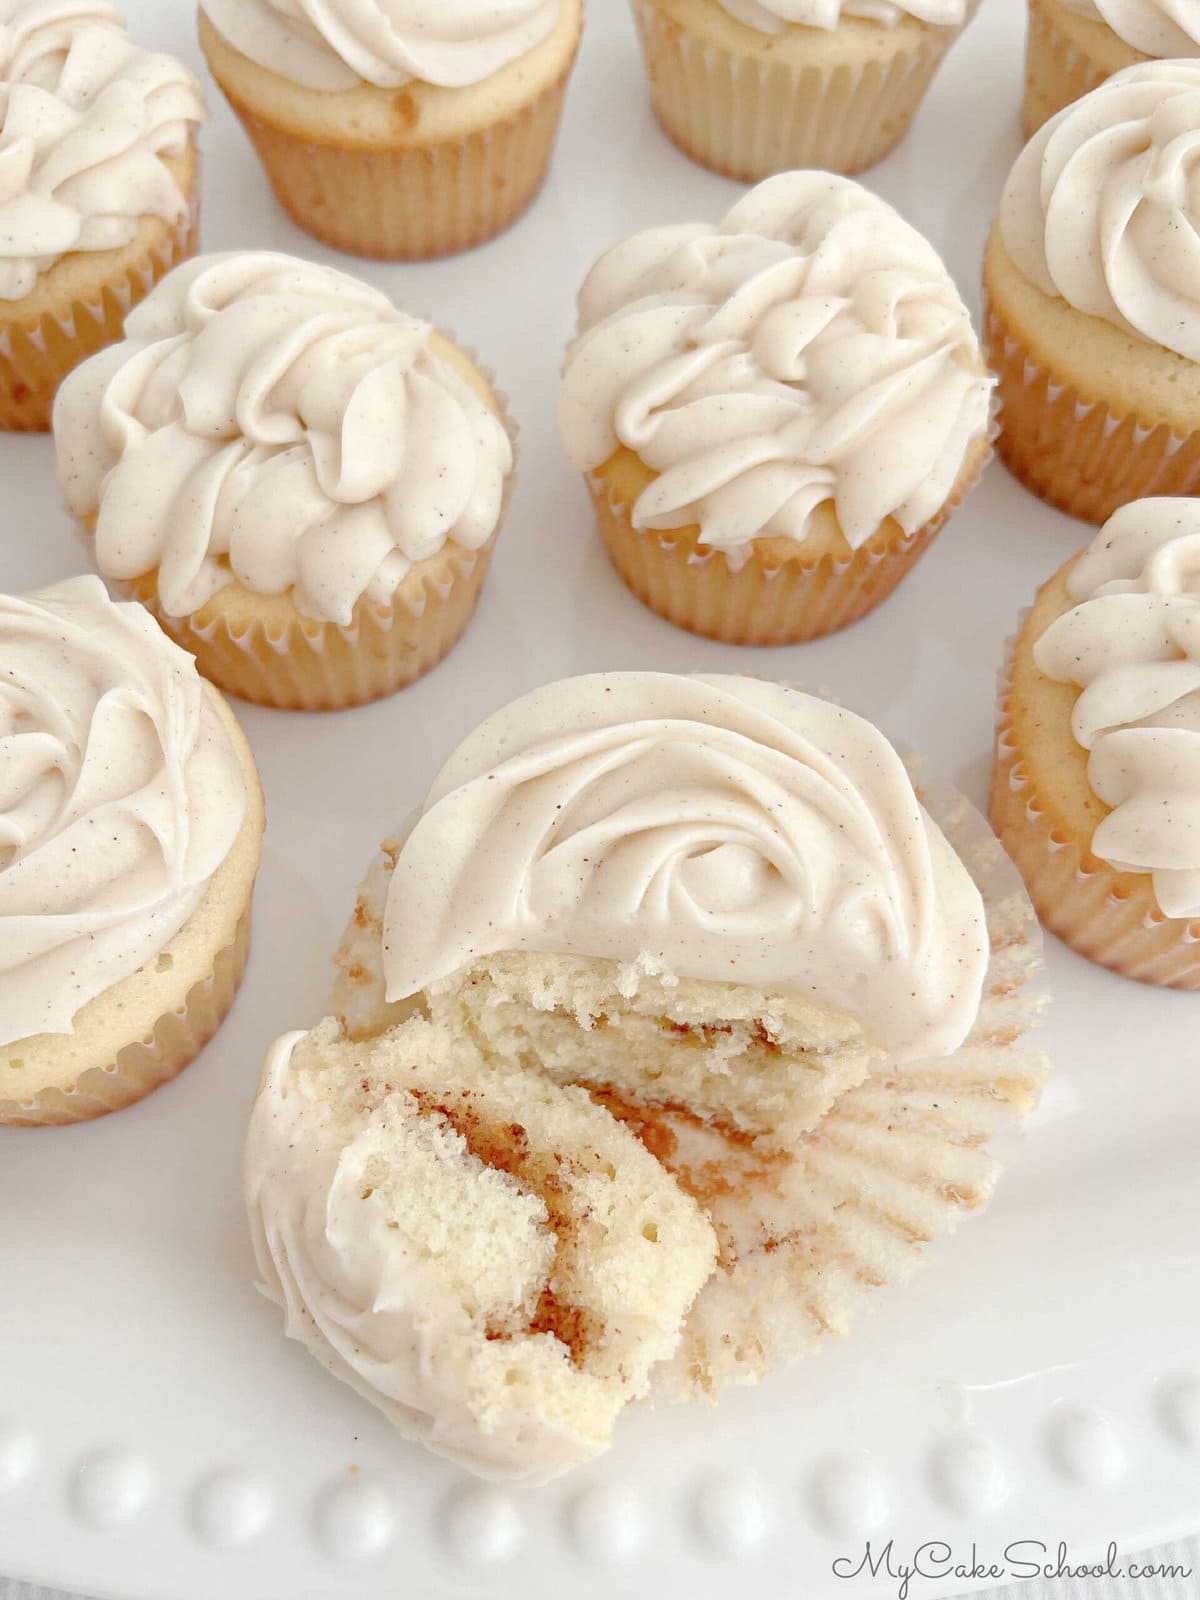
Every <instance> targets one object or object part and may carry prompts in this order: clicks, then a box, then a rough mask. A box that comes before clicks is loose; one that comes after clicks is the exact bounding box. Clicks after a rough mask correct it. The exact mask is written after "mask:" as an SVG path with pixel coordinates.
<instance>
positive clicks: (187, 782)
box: [0, 578, 246, 1044]
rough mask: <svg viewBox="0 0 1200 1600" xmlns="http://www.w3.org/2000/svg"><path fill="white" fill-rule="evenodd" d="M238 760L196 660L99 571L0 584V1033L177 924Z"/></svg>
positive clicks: (121, 967)
mask: <svg viewBox="0 0 1200 1600" xmlns="http://www.w3.org/2000/svg"><path fill="white" fill-rule="evenodd" d="M245 806H246V793H245V785H244V782H243V779H242V774H241V768H240V766H239V764H238V760H237V756H236V754H235V752H234V751H233V749H232V747H231V745H230V742H229V738H228V735H227V734H226V732H225V730H224V728H223V727H222V725H221V723H220V720H219V718H218V717H217V714H216V711H215V710H214V708H213V706H212V704H211V702H210V701H209V700H208V699H207V697H206V696H205V694H204V689H203V684H202V680H201V678H200V676H199V674H198V673H197V671H196V665H195V662H194V661H193V660H192V658H191V656H189V655H188V654H187V653H186V652H185V651H183V650H181V649H179V647H178V646H177V645H174V644H172V643H171V641H170V640H169V639H168V638H167V637H166V635H165V634H164V633H163V632H162V630H161V629H160V628H159V627H158V625H157V624H156V623H155V622H154V620H153V618H151V617H150V616H149V614H148V613H147V612H146V611H144V610H143V609H142V607H141V606H138V605H133V604H126V605H118V604H115V603H114V602H113V601H112V600H110V599H109V597H108V594H107V592H106V591H105V588H104V585H103V584H102V583H101V582H100V580H99V578H74V579H72V580H71V581H70V582H67V583H60V584H57V585H56V586H54V587H53V588H49V589H41V590H37V591H35V592H33V593H31V594H26V595H19V596H0V1044H11V1043H12V1042H13V1041H14V1040H16V1039H23V1038H27V1037H29V1036H30V1035H32V1034H38V1033H69V1032H70V1031H71V1021H72V1018H73V1017H74V1015H75V1013H76V1012H77V1011H78V1010H79V1008H80V1007H81V1006H82V1005H84V1004H86V1003H87V1002H88V1001H89V1000H92V999H94V998H95V997H96V996H97V995H98V994H100V993H101V992H102V991H103V990H105V989H108V988H110V987H111V986H112V985H113V984H115V983H118V982H119V981H120V980H121V979H123V978H125V977H128V976H129V975H130V974H131V973H133V972H136V970H137V969H138V968H139V967H140V966H141V965H142V964H143V963H144V962H145V961H147V960H149V959H150V957H152V956H153V955H155V954H156V953H157V952H158V951H160V950H161V949H162V948H163V946H164V945H165V944H166V943H167V942H168V941H169V940H170V939H171V938H172V937H173V936H174V935H175V934H176V933H177V932H178V931H179V929H180V928H181V927H182V926H183V924H184V922H185V921H186V920H187V918H188V917H189V916H190V915H191V914H192V912H193V911H194V910H195V909H196V907H197V905H198V904H199V902H200V900H201V898H202V897H203V894H204V891H205V889H206V888H207V886H208V882H209V879H210V878H211V877H212V875H213V873H214V872H215V871H216V869H217V868H218V867H219V866H220V864H221V862H222V861H223V860H224V859H225V857H226V856H227V855H228V853H229V850H230V847H231V846H232V844H233V842H234V839H235V838H236V837H237V833H238V830H239V828H240V827H241V823H242V817H243V815H244V813H245Z"/></svg>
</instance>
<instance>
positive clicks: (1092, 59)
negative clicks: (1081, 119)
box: [1021, 0, 1200, 139]
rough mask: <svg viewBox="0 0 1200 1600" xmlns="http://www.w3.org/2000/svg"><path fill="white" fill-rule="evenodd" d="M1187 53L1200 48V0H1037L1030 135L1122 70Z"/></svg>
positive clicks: (1029, 83)
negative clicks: (1198, 0)
mask: <svg viewBox="0 0 1200 1600" xmlns="http://www.w3.org/2000/svg"><path fill="white" fill-rule="evenodd" d="M1186 56H1200V5H1197V3H1196V0H1029V33H1028V37H1027V40H1026V45H1025V101H1024V105H1023V106H1022V110H1021V121H1022V125H1023V127H1024V130H1025V137H1026V138H1027V139H1032V138H1033V136H1034V134H1035V133H1036V132H1037V131H1038V129H1039V128H1040V127H1041V126H1042V124H1043V123H1044V122H1048V121H1049V120H1050V118H1051V117H1053V116H1057V115H1058V113H1059V112H1060V111H1061V110H1062V109H1063V107H1064V106H1069V105H1070V104H1071V102H1072V101H1074V100H1079V99H1081V98H1082V97H1083V96H1084V95H1085V94H1090V93H1091V91H1092V90H1093V89H1096V88H1098V87H1099V86H1100V84H1102V83H1103V82H1104V80H1105V79H1106V78H1111V77H1112V75H1113V73H1114V72H1122V71H1124V69H1125V68H1126V67H1135V66H1138V65H1139V64H1140V63H1142V62H1144V61H1151V60H1155V59H1158V60H1170V59H1172V58H1182V57H1186Z"/></svg>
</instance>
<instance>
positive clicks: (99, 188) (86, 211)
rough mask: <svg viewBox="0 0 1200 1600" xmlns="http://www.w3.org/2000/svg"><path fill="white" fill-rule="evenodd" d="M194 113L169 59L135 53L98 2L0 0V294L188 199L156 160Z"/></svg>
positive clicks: (182, 142)
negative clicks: (146, 217)
mask: <svg viewBox="0 0 1200 1600" xmlns="http://www.w3.org/2000/svg"><path fill="white" fill-rule="evenodd" d="M204 117H205V110H204V99H203V96H202V93H201V90H200V86H199V84H198V83H197V82H196V79H195V78H194V77H193V76H192V74H191V73H190V72H189V71H188V70H187V68H186V67H185V66H184V65H183V64H182V62H179V61H176V60H175V58H174V57H173V56H166V55H152V54H151V53H150V52H148V51H146V50H141V49H139V48H138V46H137V45H136V44H134V42H133V41H132V40H131V39H130V38H129V37H128V35H127V34H126V33H125V31H124V27H123V25H122V23H121V19H120V16H119V14H118V12H116V11H115V10H114V9H113V7H112V6H110V5H106V4H104V3H103V0H0V300H20V299H23V298H24V297H25V296H26V295H27V294H29V292H30V291H31V290H32V289H33V287H34V284H35V283H36V282H37V278H38V275H39V273H42V272H45V271H46V270H47V269H48V268H50V267H51V266H53V265H54V263H55V262H56V261H58V260H59V259H60V258H61V257H62V256H65V255H68V254H71V253H72V252H75V251H81V250H115V249H119V248H120V247H121V246H123V245H126V244H128V243H129V242H130V240H131V239H132V238H133V237H134V235H135V234H136V232H137V229H138V225H139V223H140V221H141V219H142V218H143V217H145V216H156V217H162V218H163V219H164V220H166V221H168V222H172V223H174V222H178V221H179V219H180V218H181V217H182V216H183V215H184V213H185V212H186V210H187V207H188V204H189V200H188V197H187V196H186V195H184V193H183V192H182V190H181V189H180V187H179V184H178V182H177V181H176V179H175V177H174V176H173V175H172V173H171V171H170V169H169V168H168V167H167V165H166V164H165V163H164V161H163V159H162V158H163V157H164V156H177V155H182V154H183V152H184V151H185V150H186V148H187V146H188V143H189V141H190V139H191V137H192V135H193V132H194V130H195V128H196V127H197V126H198V124H199V123H201V122H203V120H204Z"/></svg>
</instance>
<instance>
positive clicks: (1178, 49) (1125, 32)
mask: <svg viewBox="0 0 1200 1600" xmlns="http://www.w3.org/2000/svg"><path fill="white" fill-rule="evenodd" d="M1062 3H1063V5H1064V6H1066V8H1067V10H1068V11H1074V12H1076V13H1077V14H1078V15H1079V16H1081V17H1090V18H1091V19H1092V21H1093V22H1103V23H1106V24H1107V25H1108V26H1109V27H1110V28H1111V29H1112V31H1113V32H1114V33H1115V34H1116V35H1117V37H1118V39H1123V40H1124V41H1125V43H1126V44H1129V45H1132V46H1133V48H1134V49H1135V50H1140V51H1142V53H1143V54H1144V55H1148V56H1158V57H1160V58H1162V59H1165V58H1167V57H1170V56H1194V55H1200V0H1062Z"/></svg>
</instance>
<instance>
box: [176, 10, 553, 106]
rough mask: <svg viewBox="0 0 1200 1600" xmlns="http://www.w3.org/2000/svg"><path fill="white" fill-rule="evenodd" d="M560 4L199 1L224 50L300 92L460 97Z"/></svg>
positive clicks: (540, 31) (522, 45) (543, 27)
mask: <svg viewBox="0 0 1200 1600" xmlns="http://www.w3.org/2000/svg"><path fill="white" fill-rule="evenodd" d="M561 3H562V0H316V3H313V0H202V6H201V9H202V10H203V11H204V14H205V15H206V16H207V17H208V19H209V21H210V22H211V23H212V25H213V27H214V28H216V30H217V32H218V33H219V34H221V35H222V37H223V38H224V39H225V40H226V42H227V43H229V44H231V45H232V46H233V47H234V49H235V50H239V51H241V53H242V55H244V56H248V57H249V58H250V60H251V61H256V62H258V64H259V65H260V66H263V67H267V68H269V69H270V70H271V71H272V72H276V73H278V74H279V75H280V76H281V77H284V78H287V79H288V80H289V81H290V82H292V83H296V84H300V85H301V86H302V87H304V88H307V89H321V90H339V89H351V88H353V87H354V86H355V84H358V83H373V84H375V85H376V86H377V87H378V88H380V89H397V88H399V87H400V86H401V85H402V84H406V83H411V82H413V81H414V80H415V81H417V82H420V83H433V84H440V85H441V86H442V87H444V88H463V87H465V86H466V85H467V84H472V83H480V82H482V81H483V79H484V78H490V77H491V75H492V73H494V72H498V71H499V70H500V68H501V67H506V66H507V65H508V64H509V62H510V61H516V60H517V59H518V58H519V57H520V56H523V55H527V54H528V53H529V51H530V50H532V49H534V48H535V47H536V46H537V45H539V44H541V42H542V40H543V39H546V38H548V37H549V36H550V34H551V33H552V32H553V30H554V26H555V24H556V23H557V21H558V16H559V8H560V6H561Z"/></svg>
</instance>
